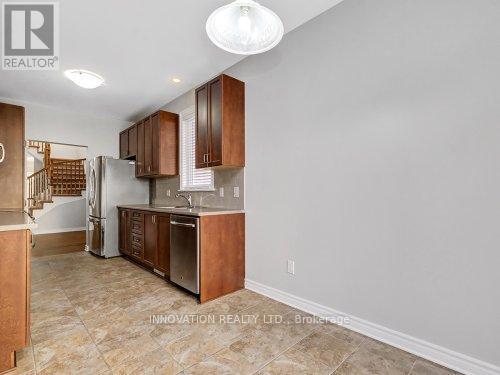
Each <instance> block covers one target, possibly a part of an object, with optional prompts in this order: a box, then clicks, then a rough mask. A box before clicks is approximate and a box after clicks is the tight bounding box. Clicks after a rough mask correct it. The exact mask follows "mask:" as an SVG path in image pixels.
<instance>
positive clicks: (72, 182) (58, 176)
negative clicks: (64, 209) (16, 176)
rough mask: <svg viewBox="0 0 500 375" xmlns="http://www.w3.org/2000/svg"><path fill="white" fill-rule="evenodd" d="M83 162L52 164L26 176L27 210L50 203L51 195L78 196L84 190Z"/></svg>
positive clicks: (80, 160)
mask: <svg viewBox="0 0 500 375" xmlns="http://www.w3.org/2000/svg"><path fill="white" fill-rule="evenodd" d="M85 160H86V159H76V160H66V161H59V162H53V163H51V164H49V165H48V166H47V167H45V168H43V169H41V170H39V171H38V172H35V173H33V174H32V175H31V176H28V201H29V204H28V208H29V209H33V208H34V207H38V206H39V205H40V203H43V202H51V201H52V196H53V195H78V194H80V193H81V191H82V190H85V189H86V179H85Z"/></svg>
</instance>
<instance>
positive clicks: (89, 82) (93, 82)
mask: <svg viewBox="0 0 500 375" xmlns="http://www.w3.org/2000/svg"><path fill="white" fill-rule="evenodd" d="M64 75H65V76H66V77H67V78H68V79H69V80H71V81H72V82H73V83H74V84H75V85H78V86H80V87H83V88H84V89H95V88H97V87H99V86H102V85H103V84H104V78H102V77H101V76H100V75H98V74H95V73H92V72H89V71H88V70H82V69H71V70H66V71H65V72H64Z"/></svg>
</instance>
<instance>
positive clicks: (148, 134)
mask: <svg viewBox="0 0 500 375" xmlns="http://www.w3.org/2000/svg"><path fill="white" fill-rule="evenodd" d="M152 164H153V128H152V126H151V118H149V117H148V118H147V119H145V120H144V175H146V176H149V175H150V174H151V167H152Z"/></svg>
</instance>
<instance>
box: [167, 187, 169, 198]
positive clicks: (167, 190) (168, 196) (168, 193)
mask: <svg viewBox="0 0 500 375" xmlns="http://www.w3.org/2000/svg"><path fill="white" fill-rule="evenodd" d="M167 197H170V189H168V190H167Z"/></svg>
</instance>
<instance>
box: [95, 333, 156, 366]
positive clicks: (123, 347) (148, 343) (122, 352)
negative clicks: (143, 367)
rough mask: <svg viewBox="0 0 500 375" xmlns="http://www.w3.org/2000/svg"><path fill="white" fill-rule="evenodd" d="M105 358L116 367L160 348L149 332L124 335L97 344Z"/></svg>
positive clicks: (110, 364)
mask: <svg viewBox="0 0 500 375" xmlns="http://www.w3.org/2000/svg"><path fill="white" fill-rule="evenodd" d="M97 347H98V348H99V350H100V352H101V353H102V356H103V357H104V360H105V361H106V363H107V364H108V365H109V366H110V367H112V368H113V367H116V366H118V365H120V364H122V363H124V362H127V361H132V360H138V359H139V358H140V357H142V356H144V355H145V354H147V353H150V352H153V351H155V350H157V349H159V348H160V346H159V345H158V344H157V343H156V341H154V340H153V339H152V338H151V336H149V335H147V334H145V335H144V334H140V335H135V336H131V335H128V334H127V335H124V336H118V337H114V338H113V339H111V340H107V341H103V342H101V343H99V344H97Z"/></svg>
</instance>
